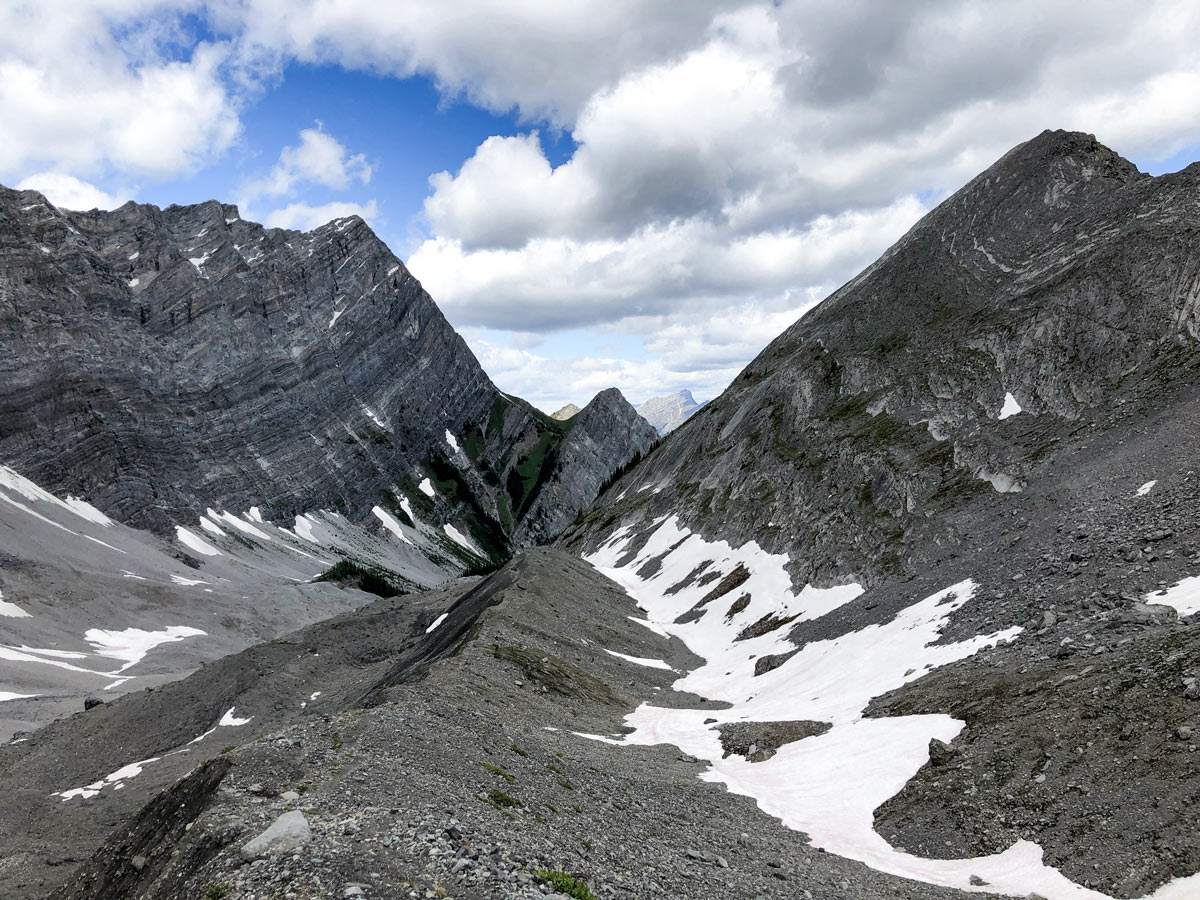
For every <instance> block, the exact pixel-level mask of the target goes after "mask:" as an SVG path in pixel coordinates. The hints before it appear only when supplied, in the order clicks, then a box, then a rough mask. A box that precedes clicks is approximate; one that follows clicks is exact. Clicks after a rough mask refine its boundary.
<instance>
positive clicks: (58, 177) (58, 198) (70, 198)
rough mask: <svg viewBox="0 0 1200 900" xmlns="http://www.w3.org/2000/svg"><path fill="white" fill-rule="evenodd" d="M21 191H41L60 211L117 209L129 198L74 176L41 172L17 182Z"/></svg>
mask: <svg viewBox="0 0 1200 900" xmlns="http://www.w3.org/2000/svg"><path fill="white" fill-rule="evenodd" d="M17 190H19V191H39V192H41V194H42V195H43V196H45V198H46V199H47V200H49V201H50V202H51V203H53V204H54V205H55V206H57V207H59V208H60V209H82V210H88V209H116V208H117V207H118V206H121V205H123V204H124V203H125V202H126V201H127V200H129V198H128V197H124V196H120V197H117V196H113V195H112V194H108V193H105V192H104V191H102V190H100V188H98V187H96V186H95V185H94V184H89V183H88V182H86V181H81V180H80V179H78V178H76V177H75V176H74V175H65V174H62V173H60V172H39V173H38V174H36V175H30V176H28V177H27V178H22V179H21V180H20V181H19V182H17Z"/></svg>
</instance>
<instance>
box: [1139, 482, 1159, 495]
mask: <svg viewBox="0 0 1200 900" xmlns="http://www.w3.org/2000/svg"><path fill="white" fill-rule="evenodd" d="M1156 484H1158V479H1157V478H1156V479H1155V480H1154V481H1147V482H1146V483H1145V484H1143V485H1142V486H1141V487H1140V488H1138V489H1137V495H1138V496H1139V497H1145V496H1146V495H1147V494H1148V493H1150V492H1151V491H1152V490H1154V486H1155V485H1156Z"/></svg>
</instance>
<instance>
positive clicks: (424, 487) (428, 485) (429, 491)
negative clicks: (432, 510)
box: [417, 478, 437, 497]
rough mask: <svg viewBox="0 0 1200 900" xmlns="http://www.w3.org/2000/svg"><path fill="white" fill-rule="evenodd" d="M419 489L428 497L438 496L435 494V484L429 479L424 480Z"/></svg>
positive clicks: (418, 486)
mask: <svg viewBox="0 0 1200 900" xmlns="http://www.w3.org/2000/svg"><path fill="white" fill-rule="evenodd" d="M417 489H418V490H420V492H421V493H422V494H424V495H425V496H427V497H435V496H437V495H436V494H434V492H433V482H431V481H430V480H429V479H428V478H426V479H424V480H423V481H422V482H421V483H420V484H418V485H417Z"/></svg>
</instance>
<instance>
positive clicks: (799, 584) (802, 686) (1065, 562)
mask: <svg viewBox="0 0 1200 900" xmlns="http://www.w3.org/2000/svg"><path fill="white" fill-rule="evenodd" d="M1197 197H1200V166H1196V165H1193V166H1191V167H1189V168H1187V169H1185V170H1183V171H1182V172H1179V173H1176V174H1172V175H1164V176H1161V177H1158V178H1152V177H1150V176H1147V175H1145V174H1143V173H1141V172H1139V171H1138V170H1137V169H1136V167H1135V166H1133V165H1132V164H1131V163H1129V162H1128V161H1126V160H1124V159H1122V158H1121V157H1120V156H1119V155H1117V154H1116V153H1114V152H1113V151H1112V150H1110V149H1108V148H1107V147H1104V146H1103V145H1101V144H1100V143H1098V142H1097V141H1096V139H1095V138H1094V137H1092V136H1090V135H1083V134H1077V133H1066V132H1046V133H1044V134H1042V135H1040V136H1039V137H1037V138H1035V139H1034V140H1032V141H1030V142H1028V143H1026V144H1022V145H1020V146H1018V147H1017V148H1015V149H1014V150H1012V151H1011V152H1010V153H1008V154H1007V155H1006V156H1004V157H1003V158H1002V159H1001V160H999V161H998V162H997V163H996V164H995V165H994V166H993V167H991V168H990V169H988V170H987V171H986V172H984V173H983V174H981V175H980V176H978V177H977V178H975V179H974V180H973V181H971V182H970V183H969V184H967V185H966V186H965V187H964V188H962V189H961V190H960V191H958V192H957V193H956V194H954V195H953V196H952V197H950V198H949V199H948V200H946V201H945V202H944V203H942V204H941V205H940V206H938V207H937V208H936V209H935V210H933V211H932V212H931V213H930V214H929V215H927V216H926V217H925V218H924V219H922V220H921V221H920V222H919V223H918V224H917V225H916V226H914V227H913V228H912V230H911V231H910V232H909V233H908V234H906V235H905V236H904V237H903V238H902V239H901V240H900V241H898V242H897V243H896V245H895V246H893V247H892V248H891V249H889V250H888V251H887V252H886V253H885V254H884V255H883V256H882V257H881V258H880V259H879V260H878V261H877V262H876V263H874V264H873V265H872V266H870V267H869V268H868V269H867V270H865V271H864V272H863V273H861V274H860V275H858V276H857V277H856V278H854V279H853V280H852V281H850V282H849V283H848V284H847V285H845V286H844V287H843V288H842V289H840V290H839V291H837V292H836V293H835V294H833V295H832V296H831V297H830V298H829V299H827V300H826V301H825V302H823V303H822V304H821V305H820V306H818V307H817V308H816V309H815V310H813V311H812V312H811V313H809V314H808V315H806V316H804V317H803V318H802V319H801V320H800V321H798V322H797V323H796V324H795V325H793V326H792V327H791V328H789V329H788V330H787V331H786V332H784V333H783V334H782V335H780V336H779V337H778V338H777V339H776V340H775V341H773V342H772V343H771V344H770V345H769V346H768V347H767V348H766V349H765V350H764V351H763V352H762V353H761V354H760V355H759V356H758V358H756V359H755V360H754V361H753V362H752V363H751V364H750V365H749V366H747V368H746V369H745V370H744V371H743V372H742V373H741V374H740V375H739V376H738V377H737V379H736V380H735V381H734V382H733V383H732V384H731V385H730V387H729V388H728V390H726V391H725V392H724V393H723V394H722V395H721V396H720V397H719V398H717V399H716V400H714V401H713V402H712V403H711V404H710V405H709V406H708V407H707V408H706V410H705V414H704V415H703V416H700V417H698V418H696V419H695V420H694V421H693V422H692V423H691V424H690V425H689V426H688V427H687V428H685V429H682V430H680V431H679V432H677V433H676V434H674V435H672V436H671V437H670V438H669V439H667V440H666V441H664V442H663V443H662V444H661V445H660V446H659V447H658V448H657V449H656V450H655V451H653V452H652V453H651V454H650V455H649V456H648V457H647V458H646V459H644V460H643V461H642V462H641V463H640V464H639V465H637V466H635V467H634V468H633V469H632V471H630V472H628V473H627V474H625V475H624V477H622V478H621V479H619V480H618V481H617V482H616V483H615V484H614V485H613V486H611V487H610V488H609V489H608V490H607V491H606V493H605V494H604V495H603V496H602V497H601V499H600V500H599V501H598V503H597V505H596V507H595V508H593V510H592V511H591V512H590V513H589V514H588V515H587V516H586V517H585V518H584V519H583V520H581V522H580V524H579V525H578V527H577V528H576V529H575V530H574V531H572V532H571V533H570V535H569V537H568V543H567V545H568V546H570V547H572V548H573V549H575V551H576V552H581V553H583V554H584V555H585V558H587V559H589V560H590V561H592V562H593V563H594V564H595V565H597V566H599V567H600V568H601V571H603V572H604V573H605V574H607V575H609V576H610V577H612V578H614V579H615V580H617V581H618V583H620V584H622V585H623V586H625V587H626V588H627V589H628V590H629V591H630V592H631V594H632V596H634V597H635V598H636V599H637V601H638V603H639V605H640V606H641V607H642V608H643V609H644V610H646V611H647V613H648V615H649V617H650V619H651V620H652V621H654V622H655V623H659V624H663V625H665V628H666V631H667V633H669V634H672V635H676V636H679V637H681V638H683V639H684V640H685V641H686V642H687V643H688V645H689V647H691V648H692V649H693V650H695V652H697V653H699V654H700V655H702V656H704V657H705V658H706V660H707V663H706V665H704V666H701V667H699V668H697V669H694V670H692V671H691V672H690V673H689V674H688V676H687V677H686V678H684V679H682V680H681V681H680V682H679V683H677V685H676V688H677V689H678V690H687V691H691V692H693V693H695V694H699V695H701V696H704V697H706V698H708V699H710V700H721V701H725V702H727V703H730V704H732V706H731V707H730V708H729V709H728V710H726V711H725V712H721V713H703V712H699V711H694V712H691V713H688V714H684V713H666V712H664V713H661V714H658V715H657V717H656V716H655V715H651V714H650V713H648V712H646V711H642V712H640V713H639V714H637V715H635V716H632V717H631V718H630V720H629V723H628V724H631V725H636V726H637V731H635V732H634V733H633V734H632V735H630V736H628V737H626V738H625V739H624V740H625V742H626V743H639V742H641V741H642V740H644V739H646V738H644V737H639V736H640V735H646V736H651V735H655V734H657V735H659V736H660V737H661V736H663V735H667V734H669V735H670V738H669V739H670V740H671V741H672V742H674V743H675V744H677V745H678V746H680V747H683V748H686V752H688V753H690V754H692V755H694V756H698V757H700V758H702V759H705V760H708V761H709V762H710V763H711V765H712V767H713V768H712V771H710V772H709V773H708V774H707V775H706V777H708V778H711V779H713V780H718V781H722V782H724V783H725V784H727V785H728V786H729V787H730V789H731V790H735V791H736V792H738V793H746V794H749V795H750V796H753V797H755V798H756V799H757V801H758V802H759V804H760V805H761V806H762V807H763V808H764V809H766V810H767V811H768V812H771V813H772V814H773V815H777V816H780V817H781V818H782V819H783V820H784V821H785V822H786V823H789V824H791V825H792V826H793V827H796V828H798V829H801V830H803V831H804V832H805V833H806V834H808V835H809V838H810V840H812V841H813V843H814V844H816V845H817V846H822V847H824V848H825V849H827V850H830V851H831V852H836V853H840V854H843V855H846V856H850V857H852V858H856V859H861V860H865V861H868V862H870V863H871V864H872V865H873V866H875V867H877V868H881V869H883V870H884V871H890V872H893V873H894V874H897V875H901V876H906V877H913V878H920V879H921V880H924V881H933V882H935V883H938V884H943V885H946V886H954V887H966V886H968V884H967V876H968V875H970V876H971V877H972V878H977V879H980V880H981V881H982V882H986V883H988V884H990V885H991V886H992V887H991V889H993V890H997V891H1000V892H1002V893H1010V894H1016V895H1025V894H1030V893H1031V892H1032V893H1036V894H1038V895H1042V896H1046V897H1060V896H1061V897H1067V896H1071V897H1076V896H1088V897H1100V896H1118V897H1139V896H1149V895H1150V894H1151V892H1153V891H1154V890H1156V889H1158V888H1160V887H1162V891H1164V892H1166V893H1160V894H1155V896H1171V897H1176V896H1180V897H1181V896H1191V894H1190V893H1188V892H1189V891H1191V892H1195V891H1197V890H1200V888H1198V887H1197V886H1196V878H1195V877H1192V878H1191V879H1190V880H1187V879H1186V878H1185V876H1193V875H1194V873H1196V872H1197V871H1200V841H1197V840H1196V839H1195V838H1194V837H1193V835H1194V833H1195V826H1196V824H1197V818H1196V816H1197V813H1196V810H1195V807H1194V806H1193V805H1191V803H1190V800H1189V799H1188V798H1189V797H1190V796H1192V795H1193V793H1194V792H1195V791H1196V790H1197V789H1200V780H1198V778H1197V776H1196V775H1195V774H1194V772H1192V771H1190V770H1189V768H1188V766H1187V764H1186V762H1185V760H1186V759H1187V756H1188V754H1187V752H1186V751H1187V748H1188V747H1189V746H1190V744H1189V741H1190V740H1191V735H1192V734H1193V733H1194V728H1195V725H1193V721H1194V720H1195V717H1196V715H1197V713H1196V708H1195V707H1194V705H1192V704H1191V703H1190V701H1189V699H1188V698H1189V697H1192V696H1198V697H1200V691H1196V690H1195V689H1194V688H1192V687H1189V685H1191V684H1192V681H1193V680H1194V679H1196V678H1197V677H1198V676H1200V672H1197V671H1195V667H1194V662H1186V660H1194V656H1192V654H1193V653H1194V652H1195V650H1196V649H1197V647H1198V646H1200V628H1197V625H1196V623H1195V619H1194V618H1192V616H1193V614H1195V613H1196V612H1197V611H1198V610H1200V606H1198V605H1197V604H1196V603H1195V602H1194V600H1193V599H1191V598H1192V596H1193V595H1192V593H1191V591H1192V590H1193V587H1192V585H1193V584H1194V583H1195V579H1196V577H1197V576H1200V556H1197V554H1196V547H1197V546H1200V529H1198V528H1197V527H1196V524H1195V522H1194V519H1193V518H1192V517H1190V516H1189V515H1187V514H1186V513H1185V512H1184V511H1183V509H1181V504H1182V505H1183V507H1184V508H1186V507H1188V506H1190V505H1191V503H1193V502H1194V497H1195V491H1196V481H1195V476H1194V472H1193V471H1192V468H1193V464H1192V461H1191V454H1190V451H1189V450H1188V447H1189V444H1190V440H1189V438H1188V437H1187V435H1188V434H1189V433H1190V432H1191V429H1192V428H1194V427H1196V425H1197V424H1200V395H1198V392H1197V380H1196V371H1197V368H1198V367H1200V355H1198V354H1197V350H1196V347H1197V337H1200V329H1198V327H1197V326H1198V323H1197V315H1198V313H1200V309H1198V301H1197V298H1198V297H1200V293H1198V292H1197V290H1196V285H1197V283H1198V282H1197V274H1196V273H1197V272H1198V271H1200V250H1198V249H1197V244H1196V242H1195V238H1194V235H1195V233H1196V228H1197V226H1198V225H1200V205H1198V204H1197V200H1196V198H1197ZM941 666H945V668H944V669H943V670H941V671H935V670H937V669H938V668H939V667H941ZM849 673H853V675H852V676H851V675H850V674H849ZM926 673H930V674H926ZM1132 673H1136V675H1134V674H1132ZM922 676H924V677H922ZM1131 679H1132V680H1131ZM851 685H854V686H853V687H852V686H851ZM1068 685H1069V687H1068ZM1135 697H1136V699H1134V698H1135ZM705 717H709V718H712V717H715V718H716V719H717V725H716V726H715V727H721V724H720V723H722V722H731V721H747V720H749V721H760V722H775V721H778V720H781V719H788V720H807V721H815V722H820V723H823V727H828V728H829V730H828V731H827V732H826V733H825V734H824V735H822V736H821V737H820V738H811V739H809V740H807V741H802V742H800V743H799V744H796V745H794V747H795V750H794V751H793V755H792V756H791V757H789V758H790V759H792V760H795V761H796V762H795V766H796V767H798V768H789V767H788V766H789V763H788V761H787V760H783V761H781V762H779V763H778V764H777V765H778V768H776V769H775V770H774V771H771V770H770V768H769V767H770V766H771V765H772V764H773V763H774V762H775V760H776V759H778V755H777V756H776V757H773V758H772V760H770V761H768V762H755V763H754V765H753V766H751V767H750V768H749V769H745V768H743V767H744V765H745V763H744V760H743V761H738V760H733V761H729V760H725V759H723V758H722V756H721V754H720V752H719V748H715V749H717V751H718V752H716V753H715V755H714V753H713V750H714V746H713V744H712V742H711V741H709V742H708V743H705V741H706V737H705V729H706V728H707V726H705V725H703V724H702V720H703V719H704V718H705ZM1180 728H1182V730H1180ZM805 745H807V746H805ZM762 746H763V745H762V743H761V742H760V743H759V744H758V747H759V748H760V749H761V748H762ZM826 748H827V751H828V755H826ZM782 752H783V751H780V754H782ZM849 761H853V763H852V764H851V768H853V769H854V770H855V772H857V773H860V774H859V775H856V776H855V778H856V779H859V780H858V781H856V785H855V787H854V788H853V791H854V794H855V796H856V797H859V798H860V799H859V800H858V801H855V803H856V804H858V805H855V806H853V809H852V811H845V810H844V815H852V816H854V817H855V819H854V821H856V822H858V823H859V824H858V825H857V826H855V828H856V829H857V830H856V831H854V833H850V832H847V831H846V828H845V820H844V819H839V818H838V816H837V815H834V814H833V813H832V812H831V810H832V809H833V807H832V806H820V805H818V806H814V804H813V801H812V798H813V797H815V796H818V795H819V796H822V797H824V796H826V794H825V793H823V791H825V790H828V791H831V792H832V793H831V794H829V796H833V795H834V794H839V793H841V794H844V793H845V792H846V791H849V790H851V788H850V786H849V785H848V784H842V783H841V782H839V778H840V777H841V776H839V775H838V774H837V773H838V772H839V771H842V770H841V769H839V768H838V767H839V766H845V765H847V764H848V762H849ZM760 767H766V768H760ZM868 771H870V772H875V773H877V777H876V776H872V777H870V778H866V779H865V780H862V779H861V778H860V775H861V773H863V772H868ZM789 781H790V782H791V783H792V784H793V785H794V787H793V788H791V789H789V791H781V789H780V786H781V785H782V784H784V783H787V782H789ZM821 784H826V785H828V787H827V788H822V787H820V785H821ZM839 785H840V786H839ZM901 785H907V786H906V787H904V789H903V790H901V791H900V793H899V794H896V791H897V788H898V787H899V786H901ZM893 794H896V796H894V797H893ZM838 806H844V804H843V802H842V801H838ZM839 815H842V814H839ZM872 822H873V826H872ZM889 843H890V844H891V845H892V846H895V847H903V848H904V849H905V850H906V851H907V853H900V852H897V851H893V850H892V848H891V847H890V846H888V844H889ZM1168 844H1169V846H1170V848H1171V849H1170V850H1169V851H1168V850H1166V849H1165V846H1166V845H1168ZM1039 848H1040V849H1039ZM1042 853H1044V862H1045V864H1046V866H1048V867H1053V868H1040V867H1039V865H1032V864H1031V865H1030V866H1029V867H1026V868H1022V866H1023V865H1025V864H1023V863H1021V862H1019V860H1022V859H1024V860H1026V861H1027V862H1028V861H1030V860H1035V858H1036V857H1040V856H1041V854H1042ZM1055 869H1058V870H1061V874H1060V872H1059V871H1055ZM1173 878H1183V879H1184V880H1183V881H1180V882H1176V883H1171V880H1172V879H1173ZM1072 882H1073V883H1074V884H1072ZM973 883H979V882H973ZM1075 885H1086V886H1089V887H1091V888H1094V889H1095V890H1096V892H1095V893H1080V889H1079V888H1077V887H1076V886H1075ZM1185 885H1186V886H1185Z"/></svg>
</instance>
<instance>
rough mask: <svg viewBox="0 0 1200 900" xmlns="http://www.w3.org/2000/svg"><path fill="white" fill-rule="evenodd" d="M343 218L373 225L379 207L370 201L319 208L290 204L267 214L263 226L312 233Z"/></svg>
mask: <svg viewBox="0 0 1200 900" xmlns="http://www.w3.org/2000/svg"><path fill="white" fill-rule="evenodd" d="M345 216H359V217H360V218H362V219H364V220H366V222H367V224H371V225H373V223H374V222H375V220H377V219H378V218H379V205H378V204H377V203H376V202H375V201H374V200H371V201H370V202H368V203H352V202H350V201H341V200H335V201H332V202H330V203H323V204H321V205H319V206H311V205H309V204H307V203H290V204H288V205H287V206H285V207H283V208H282V209H276V210H274V211H272V212H270V213H268V214H267V217H266V222H265V223H264V224H266V225H267V227H269V228H292V229H295V230H297V231H312V229H314V228H319V227H320V226H322V225H324V224H325V223H327V222H332V221H333V220H334V219H341V218H344V217H345Z"/></svg>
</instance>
